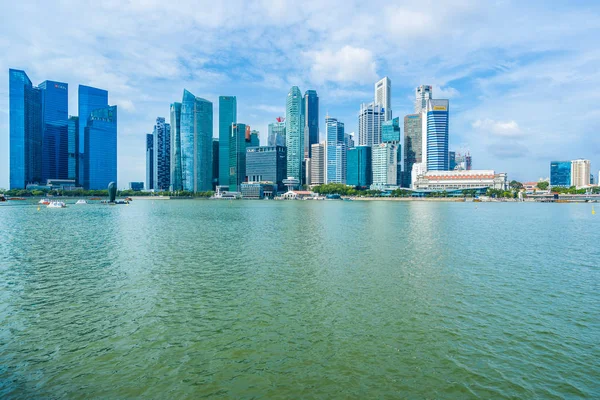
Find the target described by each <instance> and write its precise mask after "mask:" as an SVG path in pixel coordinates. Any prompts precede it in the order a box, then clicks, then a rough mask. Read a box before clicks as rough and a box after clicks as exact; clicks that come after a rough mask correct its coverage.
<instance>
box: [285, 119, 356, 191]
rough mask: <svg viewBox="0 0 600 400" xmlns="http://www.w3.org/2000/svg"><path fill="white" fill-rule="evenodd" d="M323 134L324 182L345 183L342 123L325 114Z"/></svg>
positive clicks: (344, 146) (344, 151) (344, 149)
mask: <svg viewBox="0 0 600 400" xmlns="http://www.w3.org/2000/svg"><path fill="white" fill-rule="evenodd" d="M325 135H326V145H325V146H326V147H325V183H346V145H345V144H344V124H343V123H342V122H339V121H338V120H337V119H336V118H331V117H329V116H327V117H326V118H325ZM288 152H289V150H288ZM288 160H289V156H288ZM288 165H289V162H288Z"/></svg>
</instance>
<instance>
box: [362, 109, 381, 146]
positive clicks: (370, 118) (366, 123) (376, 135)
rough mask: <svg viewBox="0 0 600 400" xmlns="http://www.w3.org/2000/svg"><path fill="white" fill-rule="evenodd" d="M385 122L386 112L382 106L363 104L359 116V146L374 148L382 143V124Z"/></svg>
mask: <svg viewBox="0 0 600 400" xmlns="http://www.w3.org/2000/svg"><path fill="white" fill-rule="evenodd" d="M384 120H385V111H384V108H382V107H381V105H379V104H375V103H369V104H365V103H363V104H361V105H360V113H359V114H358V145H359V146H373V145H376V144H379V143H381V124H382V123H383V121H384Z"/></svg>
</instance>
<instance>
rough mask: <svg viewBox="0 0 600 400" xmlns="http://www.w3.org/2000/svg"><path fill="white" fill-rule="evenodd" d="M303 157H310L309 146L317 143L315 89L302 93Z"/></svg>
mask: <svg viewBox="0 0 600 400" xmlns="http://www.w3.org/2000/svg"><path fill="white" fill-rule="evenodd" d="M302 101H303V102H304V158H310V157H311V153H310V152H311V146H312V145H313V144H315V143H319V96H317V91H316V90H307V91H306V92H305V93H304V99H303V100H302Z"/></svg>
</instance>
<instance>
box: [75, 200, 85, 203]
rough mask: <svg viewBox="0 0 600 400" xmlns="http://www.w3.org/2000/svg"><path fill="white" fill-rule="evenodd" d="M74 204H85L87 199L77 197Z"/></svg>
mask: <svg viewBox="0 0 600 400" xmlns="http://www.w3.org/2000/svg"><path fill="white" fill-rule="evenodd" d="M75 204H87V201H85V200H83V199H79V200H77V203H75Z"/></svg>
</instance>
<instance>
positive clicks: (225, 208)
mask: <svg viewBox="0 0 600 400" xmlns="http://www.w3.org/2000/svg"><path fill="white" fill-rule="evenodd" d="M599 246H600V216H598V215H595V216H594V215H592V214H591V205H588V204H500V203H492V204H490V203H481V204H478V205H476V204H475V203H457V204H451V203H439V204H438V203H424V202H416V203H399V202H359V201H355V202H351V203H349V202H338V201H326V202H307V201H304V202H302V201H296V202H294V201H291V202H276V201H262V202H260V201H235V202H227V201H193V200H189V201H181V200H180V201H176V200H173V201H155V202H152V201H142V200H138V201H134V202H133V204H132V205H130V206H114V207H109V206H103V205H91V204H90V205H86V206H75V205H70V206H69V207H68V208H66V209H46V208H42V209H41V210H40V211H37V206H35V205H31V204H28V205H25V204H23V205H6V204H2V205H1V206H0V398H40V397H42V398H65V397H66V398H91V397H96V398H135V397H142V396H143V397H148V398H202V397H214V398H260V397H269V398H456V399H463V398H485V399H487V398H489V399H498V398H557V399H559V398H599V397H600V290H599V289H600V285H599V280H600V252H599V250H598V249H599Z"/></svg>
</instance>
